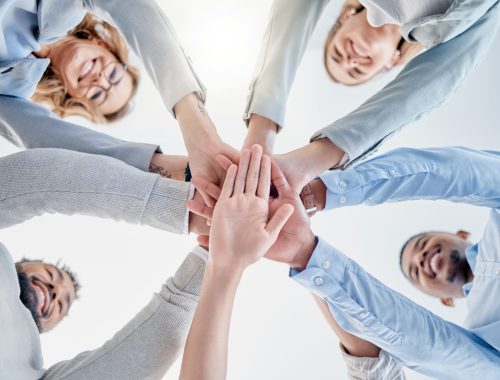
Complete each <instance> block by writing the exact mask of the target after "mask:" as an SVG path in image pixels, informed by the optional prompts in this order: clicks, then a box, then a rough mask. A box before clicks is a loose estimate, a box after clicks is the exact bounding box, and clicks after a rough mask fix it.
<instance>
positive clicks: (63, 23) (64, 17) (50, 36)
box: [38, 0, 86, 45]
mask: <svg viewBox="0 0 500 380" xmlns="http://www.w3.org/2000/svg"><path fill="white" fill-rule="evenodd" d="M85 13H86V10H85V6H84V2H83V1H76V0H40V1H39V3H38V41H39V42H40V44H41V45H47V44H50V43H53V42H55V41H57V40H58V39H60V38H61V37H63V36H65V35H66V33H68V31H69V30H71V29H73V28H74V27H75V26H76V25H78V24H79V23H80V21H82V20H83V17H84V16H85Z"/></svg>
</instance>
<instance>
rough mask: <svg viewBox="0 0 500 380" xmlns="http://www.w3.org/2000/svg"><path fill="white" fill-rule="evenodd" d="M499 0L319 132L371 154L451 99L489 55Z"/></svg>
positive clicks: (359, 154)
mask: <svg viewBox="0 0 500 380" xmlns="http://www.w3.org/2000/svg"><path fill="white" fill-rule="evenodd" d="M499 12H500V6H499V4H496V5H495V6H493V7H492V8H491V9H490V10H489V11H488V12H487V13H486V14H485V15H484V16H482V17H481V18H480V19H479V20H478V21H477V22H476V23H475V24H474V25H472V26H471V27H470V28H469V29H468V30H467V31H465V32H464V33H462V34H460V35H458V36H457V37H455V38H453V39H451V40H449V41H447V42H445V43H442V44H440V45H438V46H436V47H434V48H432V49H430V50H428V51H426V52H424V53H422V54H420V55H419V56H417V57H415V58H414V59H412V60H411V61H410V62H409V63H408V64H407V65H406V66H405V68H404V69H403V70H402V71H401V72H400V73H399V75H398V76H397V77H396V78H395V79H394V80H393V81H391V82H390V83H389V84H388V85H387V86H386V87H384V88H383V89H382V90H380V91H379V92H378V93H377V94H375V95H374V96H372V97H371V98H370V99H368V100H367V101H366V102H365V103H363V104H362V105H361V106H360V107H359V108H357V109H356V110H354V111H353V112H351V113H349V114H348V115H347V116H345V117H343V118H341V119H339V120H337V121H335V122H334V123H332V124H330V125H328V126H327V127H325V128H323V129H321V130H319V131H318V132H316V133H315V134H314V135H313V136H312V138H311V139H312V140H315V139H318V138H323V137H326V138H328V139H329V140H331V141H332V142H333V143H334V144H335V145H337V146H338V147H339V148H341V149H342V150H343V151H344V152H346V153H347V154H348V156H349V160H348V161H347V162H346V163H345V165H344V168H346V167H348V166H350V165H353V164H355V163H357V162H359V160H362V159H364V158H366V157H368V156H369V155H370V154H372V153H374V152H376V151H377V149H378V147H379V146H380V145H381V144H382V143H383V142H384V141H385V140H386V139H388V138H389V137H390V136H392V135H393V134H394V133H395V132H396V131H398V130H400V129H401V128H403V127H404V126H406V125H408V124H410V123H412V122H414V121H416V120H418V119H419V118H421V117H422V116H424V115H425V114H426V113H428V112H430V111H432V110H434V109H436V108H437V107H439V106H440V105H441V104H442V103H443V102H445V101H446V100H447V99H448V98H449V97H450V96H451V95H452V94H453V93H454V92H455V91H456V90H457V89H458V88H459V86H460V85H461V84H462V83H463V81H464V80H465V79H466V78H467V77H468V76H469V75H470V74H471V72H472V71H473V70H474V69H475V68H476V67H477V65H478V64H479V62H481V60H482V59H483V58H484V57H485V55H486V53H487V52H488V50H489V48H490V46H491V44H492V42H493V41H494V39H495V36H496V31H497V29H498V25H499V24H500V13H499Z"/></svg>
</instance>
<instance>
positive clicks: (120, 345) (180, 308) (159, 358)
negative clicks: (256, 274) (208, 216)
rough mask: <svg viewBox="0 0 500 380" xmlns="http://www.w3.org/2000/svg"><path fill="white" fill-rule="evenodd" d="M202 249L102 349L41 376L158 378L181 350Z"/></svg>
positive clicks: (198, 284) (201, 267) (197, 282)
mask: <svg viewBox="0 0 500 380" xmlns="http://www.w3.org/2000/svg"><path fill="white" fill-rule="evenodd" d="M202 251H203V250H202V249H201V248H199V247H196V248H195V249H194V251H193V252H196V254H195V253H190V254H189V255H188V256H187V257H186V259H185V260H184V262H183V264H182V265H181V267H180V268H179V269H178V270H177V272H176V274H175V276H174V277H172V278H170V279H168V280H167V282H166V284H165V285H163V286H162V289H161V291H160V293H159V294H156V295H155V296H154V297H153V299H152V300H151V302H150V303H149V304H148V305H147V306H146V307H145V308H144V309H142V310H141V311H140V312H139V313H138V314H137V315H136V316H135V317H134V318H133V319H132V320H131V321H130V322H128V323H127V324H126V325H125V326H124V327H123V328H122V329H121V330H120V331H118V332H117V333H116V334H115V335H114V336H113V337H112V338H111V339H110V340H109V341H107V342H106V343H105V344H104V345H103V346H102V347H100V348H98V349H95V350H92V351H87V352H83V353H81V354H79V355H78V356H76V357H75V358H73V359H70V360H67V361H64V362H60V363H57V364H55V365H54V366H52V367H50V368H49V369H48V370H47V372H46V374H45V376H44V377H43V378H44V379H82V380H83V379H85V380H97V379H102V378H116V379H130V380H133V379H160V378H162V377H163V376H164V375H165V373H166V372H167V371H168V369H169V368H170V367H171V366H172V364H173V363H174V362H175V360H176V359H177V358H178V356H179V354H180V352H181V350H182V347H183V346H184V342H185V339H186V335H187V332H188V329H189V325H190V323H191V320H192V317H193V313H194V310H195V308H196V302H197V299H198V295H199V292H200V289H201V283H202V280H203V273H204V268H205V262H204V260H203V259H202V258H200V256H203V254H206V252H205V253H203V252H202ZM131 358H133V360H132V359H131Z"/></svg>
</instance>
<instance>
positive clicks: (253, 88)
mask: <svg viewBox="0 0 500 380" xmlns="http://www.w3.org/2000/svg"><path fill="white" fill-rule="evenodd" d="M328 2H329V0H313V1H310V0H274V2H273V4H272V7H271V13H270V15H269V20H268V24H267V27H266V30H265V32H264V37H263V39H262V44H261V49H260V52H259V56H258V59H257V63H256V65H255V69H254V74H253V79H252V81H251V83H250V88H249V94H248V97H247V104H246V107H245V113H244V116H243V118H244V119H245V120H248V119H249V118H250V115H251V114H257V115H261V116H264V117H266V118H268V119H270V120H272V121H273V122H274V123H276V124H277V125H278V127H279V128H281V127H283V125H284V120H285V110H286V102H287V98H288V94H289V92H290V88H291V87H292V83H293V80H294V78H295V73H296V72H297V68H298V66H299V63H300V61H301V59H302V56H303V55H304V52H305V50H306V47H307V44H308V42H309V39H310V37H311V34H312V33H313V31H314V28H315V27H316V24H317V22H318V20H319V18H320V16H321V13H322V12H323V9H324V8H325V6H326V5H327V4H328Z"/></svg>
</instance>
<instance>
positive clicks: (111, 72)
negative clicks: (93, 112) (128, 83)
mask: <svg viewBox="0 0 500 380" xmlns="http://www.w3.org/2000/svg"><path fill="white" fill-rule="evenodd" d="M126 71H127V66H126V65H124V64H122V63H120V62H116V61H115V62H110V63H108V64H107V65H106V66H105V67H104V70H103V75H104V78H106V81H107V82H108V84H109V87H108V88H103V87H102V86H100V85H93V86H92V87H90V88H89V89H88V90H87V92H86V93H85V97H86V98H87V99H89V100H90V101H91V102H92V103H94V104H95V105H97V106H100V105H102V104H103V103H104V102H105V101H106V99H107V98H108V92H109V90H111V87H113V86H116V85H117V84H118V83H120V82H121V80H122V79H123V76H124V75H125V72H126Z"/></svg>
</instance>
